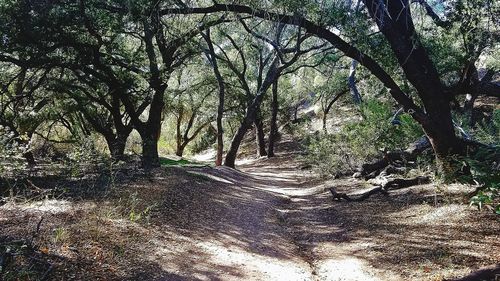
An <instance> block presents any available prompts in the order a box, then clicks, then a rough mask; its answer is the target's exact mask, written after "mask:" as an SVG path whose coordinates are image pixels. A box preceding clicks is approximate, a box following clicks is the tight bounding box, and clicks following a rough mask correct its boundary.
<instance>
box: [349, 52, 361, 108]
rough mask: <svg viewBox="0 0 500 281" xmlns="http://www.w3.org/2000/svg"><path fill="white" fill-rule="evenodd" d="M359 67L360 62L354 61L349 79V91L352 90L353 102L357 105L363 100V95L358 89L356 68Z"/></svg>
mask: <svg viewBox="0 0 500 281" xmlns="http://www.w3.org/2000/svg"><path fill="white" fill-rule="evenodd" d="M357 66H358V62H357V61H356V60H352V62H351V68H350V70H349V78H348V79H347V83H348V85H349V89H350V90H351V96H352V100H353V101H354V103H355V104H360V103H361V102H362V101H363V99H362V98H361V94H360V93H359V91H358V87H357V86H356V67H357Z"/></svg>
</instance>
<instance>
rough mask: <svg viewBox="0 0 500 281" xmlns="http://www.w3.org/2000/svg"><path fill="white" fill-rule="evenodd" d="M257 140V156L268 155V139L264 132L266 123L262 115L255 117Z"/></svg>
mask: <svg viewBox="0 0 500 281" xmlns="http://www.w3.org/2000/svg"><path fill="white" fill-rule="evenodd" d="M254 125H255V142H256V143H257V156H259V157H262V156H266V155H267V151H266V140H265V133H264V124H263V122H262V119H260V117H257V118H255V120H254Z"/></svg>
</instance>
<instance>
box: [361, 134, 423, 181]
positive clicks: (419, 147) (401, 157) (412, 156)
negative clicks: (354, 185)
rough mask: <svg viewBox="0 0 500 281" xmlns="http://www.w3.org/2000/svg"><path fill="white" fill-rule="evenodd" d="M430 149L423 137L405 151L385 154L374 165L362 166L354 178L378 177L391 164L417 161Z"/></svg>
mask: <svg viewBox="0 0 500 281" xmlns="http://www.w3.org/2000/svg"><path fill="white" fill-rule="evenodd" d="M429 148H431V143H430V142H429V139H428V138H427V137H426V136H423V137H421V138H420V139H418V140H417V141H415V142H413V143H412V144H410V145H409V146H408V147H407V148H406V149H405V150H403V151H389V152H385V153H384V156H383V157H382V158H381V159H379V160H377V161H375V162H372V163H367V164H363V165H361V167H360V169H358V172H357V173H355V174H354V176H355V177H368V178H373V177H376V176H377V175H378V174H380V172H381V171H382V170H383V169H384V168H386V167H387V166H389V165H390V164H391V163H395V162H397V161H403V162H407V161H415V160H416V159H417V156H418V155H419V154H421V153H422V152H424V151H425V150H427V149H429Z"/></svg>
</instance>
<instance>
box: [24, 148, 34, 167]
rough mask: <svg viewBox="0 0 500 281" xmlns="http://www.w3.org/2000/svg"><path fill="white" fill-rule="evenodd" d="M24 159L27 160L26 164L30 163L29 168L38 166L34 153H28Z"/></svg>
mask: <svg viewBox="0 0 500 281" xmlns="http://www.w3.org/2000/svg"><path fill="white" fill-rule="evenodd" d="M23 157H24V159H26V163H28V166H30V167H33V166H35V165H36V161H35V156H34V155H33V152H31V151H28V152H25V153H23Z"/></svg>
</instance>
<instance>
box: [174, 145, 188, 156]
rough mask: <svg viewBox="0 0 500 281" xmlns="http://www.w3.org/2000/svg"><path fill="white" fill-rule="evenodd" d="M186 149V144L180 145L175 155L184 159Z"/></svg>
mask: <svg viewBox="0 0 500 281" xmlns="http://www.w3.org/2000/svg"><path fill="white" fill-rule="evenodd" d="M185 148H186V146H185V145H184V144H180V145H179V144H178V145H177V148H176V150H175V155H177V156H179V157H182V155H183V154H184V149H185Z"/></svg>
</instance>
